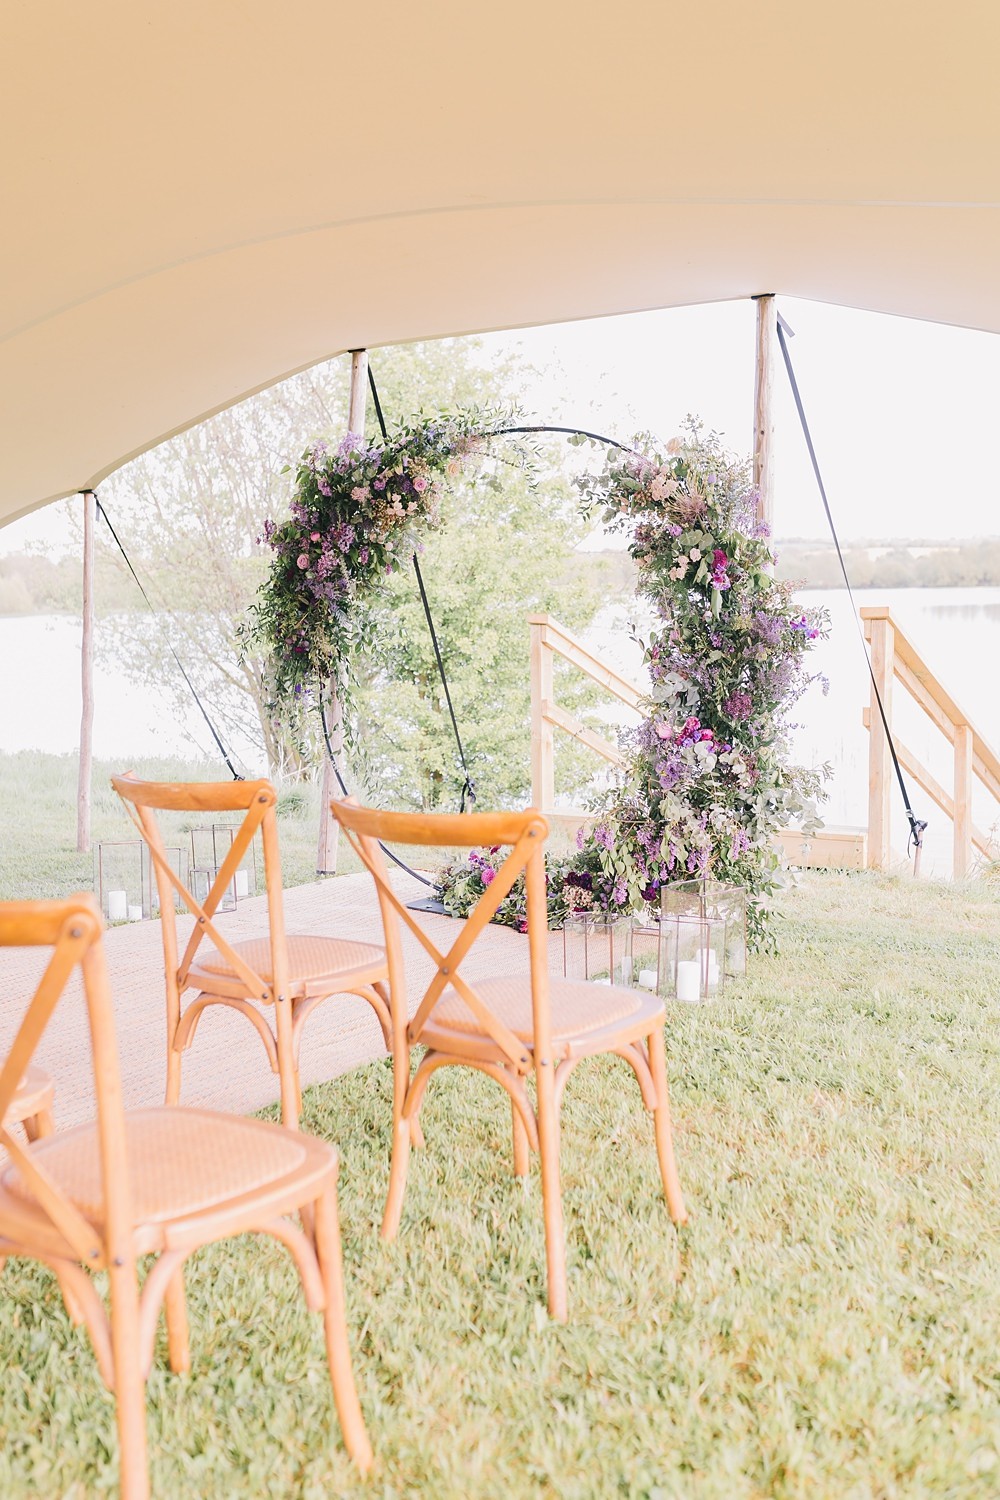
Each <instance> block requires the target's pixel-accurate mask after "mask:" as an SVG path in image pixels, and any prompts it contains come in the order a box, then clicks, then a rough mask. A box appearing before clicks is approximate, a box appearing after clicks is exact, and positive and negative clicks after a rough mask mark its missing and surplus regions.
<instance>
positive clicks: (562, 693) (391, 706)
mask: <svg viewBox="0 0 1000 1500" xmlns="http://www.w3.org/2000/svg"><path fill="white" fill-rule="evenodd" d="M583 530H584V527H583V525H582V523H581V520H580V517H579V516H578V515H577V514H576V513H575V509H574V505H573V500H572V496H571V492H570V490H569V487H568V485H567V484H566V482H565V481H564V480H562V479H561V477H560V476H559V475H558V474H556V473H554V472H553V471H552V468H551V466H549V467H548V468H543V470H542V476H541V478H540V480H539V481H538V482H537V485H536V486H534V487H533V486H532V485H531V484H529V482H528V480H527V478H526V476H525V475H524V474H523V473H519V472H518V471H517V470H511V469H506V468H505V469H501V470H499V471H495V472H494V473H492V474H489V473H487V474H486V475H484V476H483V477H482V478H480V480H479V481H478V482H477V483H476V484H475V485H472V484H468V483H459V484H457V485H455V486H454V487H449V489H448V491H447V493H446V495H445V497H444V501H443V515H442V524H441V526H440V528H439V529H438V530H436V531H435V532H433V533H432V534H430V535H429V536H428V537H427V538H426V542H425V549H424V552H423V554H422V557H421V569H422V572H423V575H424V579H425V583H426V587H427V593H428V598H429V602H430V607H431V613H432V616H433V618H434V622H435V627H436V629H437V632H438V635H439V638H440V642H441V649H442V653H443V656H444V660H445V666H446V671H447V676H448V682H449V687H450V691H451V697H452V702H453V705H454V708H455V714H456V717H457V720H458V724H459V729H460V731H461V735H462V742H463V745H464V747H465V753H466V757H467V760H468V763H469V767H470V770H471V773H472V776H473V779H474V781H475V783H476V788H477V795H478V800H479V803H480V805H481V806H483V807H502V806H511V805H517V804H523V802H524V800H525V798H526V796H527V793H528V784H529V767H530V749H531V744H530V725H531V682H530V670H529V632H528V624H527V617H528V616H529V615H531V614H535V613H546V612H548V613H552V614H554V615H556V616H557V617H558V618H559V619H560V620H561V621H562V622H563V623H564V624H566V625H567V626H569V627H570V628H571V629H582V628H584V627H585V626H586V625H587V624H589V623H590V621H591V620H592V619H593V617H594V614H595V613H596V610H597V607H598V605H599V604H600V603H601V602H602V590H601V580H602V576H603V568H602V565H601V563H600V562H599V561H597V560H593V561H591V560H590V559H587V558H586V557H584V556H575V555H574V554H573V553H572V551H571V547H572V543H573V542H574V541H575V540H577V539H578V538H579V537H580V536H581V535H582V534H583ZM376 629H377V631H378V634H379V636H380V638H381V639H382V641H383V642H384V646H385V652H384V655H383V658H382V661H381V663H380V664H379V665H378V667H377V668H376V669H375V670H373V672H372V675H371V679H370V682H369V685H368V687H367V688H366V689H365V690H363V691H362V692H361V693H359V695H358V714H359V718H358V732H357V739H358V742H359V744H360V745H362V746H363V747H364V749H365V763H366V775H367V778H368V782H369V785H370V787H371V788H372V790H373V793H374V794H375V795H377V796H379V797H381V798H383V799H384V800H385V801H386V802H387V803H389V804H390V805H393V806H399V807H420V808H425V809H434V808H438V807H449V808H454V807H456V806H457V804H458V797H459V792H460V789H461V786H462V782H463V779H464V773H463V771H462V767H461V764H460V761H459V759H458V754H457V750H456V746H455V740H454V736H453V733H452V729H451V722H450V718H449V716H448V711H447V704H446V702H445V699H444V694H443V690H442V687H441V682H440V677H439V675H438V670H437V664H436V662H435V659H434V650H433V645H432V642H431V638H430V634H429V632H428V629H427V624H426V620H425V618H424V612H423V608H422V606H421V603H420V598H419V595H418V593H417V590H416V588H415V586H414V580H413V573H412V569H411V570H410V571H409V572H400V573H399V574H398V575H397V576H395V577H393V578H392V579H391V580H389V589H388V592H387V597H386V598H385V600H384V602H383V603H382V605H381V607H380V609H379V611H378V614H377V621H376ZM558 692H559V698H560V702H561V703H563V704H565V706H566V707H567V709H568V710H569V711H571V712H574V713H578V714H579V715H582V716H583V717H584V718H586V717H587V709H588V707H589V706H590V705H591V704H593V702H594V701H595V700H596V697H597V693H596V692H595V690H594V688H593V685H592V684H591V685H589V686H588V685H586V684H583V683H581V682H580V681H579V680H577V679H575V678H574V677H572V676H570V675H569V674H567V675H566V677H565V678H563V677H561V678H560V681H559V686H558ZM593 770H594V758H593V756H592V754H590V753H589V752H587V751H586V750H584V749H583V748H582V747H579V746H573V747H572V748H568V747H567V750H566V752H565V753H564V754H563V756H562V758H561V759H560V761H559V762H558V763H557V771H558V779H557V787H558V788H559V789H560V790H567V791H572V790H574V789H575V788H580V787H583V786H585V785H586V784H587V782H588V781H589V779H590V777H591V776H592V774H593Z"/></svg>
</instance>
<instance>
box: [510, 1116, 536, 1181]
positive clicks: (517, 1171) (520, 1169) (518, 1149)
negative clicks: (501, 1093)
mask: <svg viewBox="0 0 1000 1500" xmlns="http://www.w3.org/2000/svg"><path fill="white" fill-rule="evenodd" d="M510 1114H511V1120H512V1122H513V1129H514V1176H515V1177H527V1175H528V1168H529V1166H530V1161H531V1158H530V1147H529V1145H528V1132H527V1131H526V1130H525V1128H524V1121H523V1120H522V1119H521V1112H520V1110H519V1109H518V1107H517V1105H516V1104H515V1103H514V1101H513V1099H512V1100H511V1102H510Z"/></svg>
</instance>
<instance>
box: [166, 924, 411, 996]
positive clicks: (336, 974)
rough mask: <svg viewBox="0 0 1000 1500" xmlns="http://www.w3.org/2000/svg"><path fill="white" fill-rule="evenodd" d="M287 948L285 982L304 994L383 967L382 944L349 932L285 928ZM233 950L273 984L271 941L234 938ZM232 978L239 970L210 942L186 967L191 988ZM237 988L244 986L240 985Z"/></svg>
mask: <svg viewBox="0 0 1000 1500" xmlns="http://www.w3.org/2000/svg"><path fill="white" fill-rule="evenodd" d="M285 946H286V949H287V952H288V987H289V990H290V991H291V993H292V994H293V995H307V994H312V993H313V992H314V991H316V992H320V993H322V994H324V995H328V994H330V993H331V990H330V986H331V985H332V984H338V983H340V984H344V983H350V982H352V981H354V982H357V981H358V980H359V979H360V980H361V981H362V982H363V981H364V978H365V976H366V975H369V974H374V977H375V978H376V979H380V978H382V976H383V975H384V973H385V949H384V948H378V947H376V945H375V944H374V943H355V942H352V941H351V940H350V939H348V938H336V937H315V936H313V935H311V934H305V933H295V932H290V933H289V934H288V936H287V937H286V939H285ZM232 952H233V953H235V954H237V956H238V957H239V958H241V959H242V960H243V962H244V963H245V964H246V965H247V966H248V968H251V969H253V970H255V972H256V973H258V974H259V975H260V976H261V978H262V979H265V980H266V981H267V983H268V984H269V985H271V984H273V980H274V967H273V964H272V962H271V944H270V941H269V939H268V938H250V939H248V940H247V941H246V942H242V943H233V944H232ZM220 979H222V980H228V981H236V982H237V984H240V983H241V982H240V980H239V975H238V974H237V973H236V970H235V969H234V968H233V965H232V963H231V962H230V960H229V959H228V958H227V957H226V956H225V955H224V954H221V953H218V952H217V951H216V950H215V949H214V948H209V949H207V950H206V951H205V952H204V953H201V952H199V953H198V956H197V958H196V959H195V961H194V963H193V964H192V965H191V968H190V969H189V971H188V983H189V985H190V986H191V988H192V989H201V990H205V991H207V990H209V989H210V988H211V986H212V984H213V983H217V982H218V980H220ZM241 988H245V986H242V985H241Z"/></svg>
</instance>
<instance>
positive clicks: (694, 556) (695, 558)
mask: <svg viewBox="0 0 1000 1500" xmlns="http://www.w3.org/2000/svg"><path fill="white" fill-rule="evenodd" d="M688 556H689V557H690V559H691V561H692V562H699V561H700V560H701V548H700V547H692V548H691V551H690V552H689V553H688Z"/></svg>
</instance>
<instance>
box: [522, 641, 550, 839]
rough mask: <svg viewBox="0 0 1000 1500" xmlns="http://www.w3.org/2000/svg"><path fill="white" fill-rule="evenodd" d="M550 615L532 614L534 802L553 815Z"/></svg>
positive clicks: (532, 777)
mask: <svg viewBox="0 0 1000 1500" xmlns="http://www.w3.org/2000/svg"><path fill="white" fill-rule="evenodd" d="M547 623H548V617H547V616H546V615H531V616H529V619H528V624H529V625H530V626H531V802H532V806H533V807H537V808H540V809H542V810H543V811H546V812H549V811H551V810H552V808H553V807H554V805H555V800H556V780H555V744H554V735H553V730H552V722H551V720H550V719H549V718H548V717H547V714H548V710H549V709H550V707H551V705H552V692H553V688H552V652H551V650H550V649H549V646H548V642H547V641H546V637H545V629H546V625H547Z"/></svg>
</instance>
